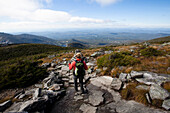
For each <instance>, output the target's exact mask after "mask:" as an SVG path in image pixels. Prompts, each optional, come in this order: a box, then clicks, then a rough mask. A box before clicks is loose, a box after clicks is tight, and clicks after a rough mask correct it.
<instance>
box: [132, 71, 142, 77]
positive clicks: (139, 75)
mask: <svg viewBox="0 0 170 113" xmlns="http://www.w3.org/2000/svg"><path fill="white" fill-rule="evenodd" d="M130 75H131V77H132V78H142V77H143V73H140V72H137V71H131V73H130Z"/></svg>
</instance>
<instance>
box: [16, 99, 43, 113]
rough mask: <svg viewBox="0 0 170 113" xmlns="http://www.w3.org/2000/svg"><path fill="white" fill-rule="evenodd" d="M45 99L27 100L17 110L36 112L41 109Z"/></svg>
mask: <svg viewBox="0 0 170 113" xmlns="http://www.w3.org/2000/svg"><path fill="white" fill-rule="evenodd" d="M45 102H46V100H45V99H44V98H38V99H36V100H28V101H26V102H24V103H23V104H22V105H21V106H20V109H19V112H22V111H27V112H36V111H40V110H42V109H43V107H44V104H45Z"/></svg>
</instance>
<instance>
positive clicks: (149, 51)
mask: <svg viewBox="0 0 170 113" xmlns="http://www.w3.org/2000/svg"><path fill="white" fill-rule="evenodd" d="M140 52H141V55H142V56H146V57H150V56H161V55H164V53H163V51H159V50H156V49H154V48H151V47H149V48H145V49H142V50H141V51H140Z"/></svg>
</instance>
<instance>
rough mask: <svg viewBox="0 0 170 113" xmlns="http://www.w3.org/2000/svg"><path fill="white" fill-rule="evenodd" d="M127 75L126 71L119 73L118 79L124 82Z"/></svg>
mask: <svg viewBox="0 0 170 113" xmlns="http://www.w3.org/2000/svg"><path fill="white" fill-rule="evenodd" d="M127 75H128V74H126V73H121V74H120V75H119V79H120V80H121V81H122V82H125V81H127V79H126V78H127Z"/></svg>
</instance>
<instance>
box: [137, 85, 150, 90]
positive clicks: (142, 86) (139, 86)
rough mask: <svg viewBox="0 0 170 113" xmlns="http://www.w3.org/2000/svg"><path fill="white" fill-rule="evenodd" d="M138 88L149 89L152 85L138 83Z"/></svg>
mask: <svg viewBox="0 0 170 113" xmlns="http://www.w3.org/2000/svg"><path fill="white" fill-rule="evenodd" d="M136 88H137V89H143V90H149V88H150V86H147V85H138V86H136Z"/></svg>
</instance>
